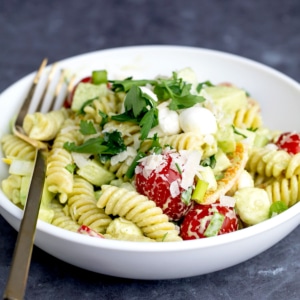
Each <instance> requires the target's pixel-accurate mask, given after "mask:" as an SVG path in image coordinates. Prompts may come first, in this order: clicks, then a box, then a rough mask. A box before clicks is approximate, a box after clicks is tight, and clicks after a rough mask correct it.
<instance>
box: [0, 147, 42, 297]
mask: <svg viewBox="0 0 300 300" xmlns="http://www.w3.org/2000/svg"><path fill="white" fill-rule="evenodd" d="M45 169H46V167H45V161H44V157H43V151H42V150H40V149H37V150H36V159H35V165H34V170H33V174H32V179H31V183H30V188H29V192H28V197H27V201H26V205H25V209H24V215H23V218H22V222H21V225H20V229H19V233H18V237H17V241H16V246H15V250H14V253H13V259H12V266H11V269H10V273H9V276H8V281H7V285H6V289H5V292H4V295H3V299H7V300H8V299H9V300H12V299H14V300H21V299H23V297H24V294H25V290H26V283H27V277H28V271H29V266H30V261H31V255H32V250H33V243H34V236H35V229H36V223H37V219H38V213H39V208H40V203H41V197H42V193H43V186H44V181H45V173H46V170H45Z"/></svg>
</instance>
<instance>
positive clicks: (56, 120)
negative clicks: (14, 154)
mask: <svg viewBox="0 0 300 300" xmlns="http://www.w3.org/2000/svg"><path fill="white" fill-rule="evenodd" d="M67 117H68V112H67V110H66V109H64V108H62V109H60V110H55V111H50V112H48V113H46V114H43V113H40V112H35V113H34V114H28V115H26V116H25V119H24V122H23V129H24V131H25V133H26V134H27V135H28V136H29V137H30V138H32V139H35V140H39V141H50V140H52V139H54V137H55V136H56V135H57V133H58V132H59V130H60V128H61V126H62V124H63V122H64V121H65V120H66V119H67Z"/></svg>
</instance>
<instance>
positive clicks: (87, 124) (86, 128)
mask: <svg viewBox="0 0 300 300" xmlns="http://www.w3.org/2000/svg"><path fill="white" fill-rule="evenodd" d="M79 131H80V132H81V133H82V134H83V135H89V134H95V133H96V132H97V131H96V129H95V127H94V124H93V122H91V121H85V120H81V121H80V129H79Z"/></svg>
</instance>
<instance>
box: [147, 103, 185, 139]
mask: <svg viewBox="0 0 300 300" xmlns="http://www.w3.org/2000/svg"><path fill="white" fill-rule="evenodd" d="M168 105H169V102H163V103H161V104H160V105H158V106H157V109H158V125H157V126H155V127H154V128H152V129H151V131H150V133H149V136H150V137H151V136H153V135H154V133H157V134H158V136H164V135H173V134H178V133H179V132H180V125H179V116H178V113H177V112H176V111H174V110H170V109H169V107H168Z"/></svg>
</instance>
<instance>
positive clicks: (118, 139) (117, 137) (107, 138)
mask: <svg viewBox="0 0 300 300" xmlns="http://www.w3.org/2000/svg"><path fill="white" fill-rule="evenodd" d="M103 144H104V145H105V146H107V147H108V148H109V151H108V152H107V154H111V155H115V154H118V153H120V152H123V151H125V150H126V146H125V144H124V140H123V138H122V134H121V132H120V131H118V130H114V131H112V132H105V133H104V141H103Z"/></svg>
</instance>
